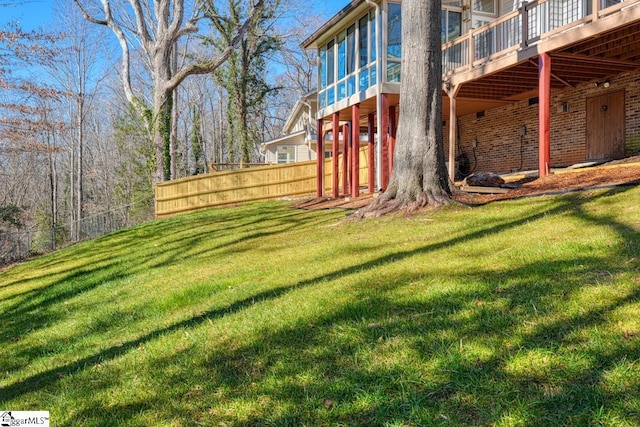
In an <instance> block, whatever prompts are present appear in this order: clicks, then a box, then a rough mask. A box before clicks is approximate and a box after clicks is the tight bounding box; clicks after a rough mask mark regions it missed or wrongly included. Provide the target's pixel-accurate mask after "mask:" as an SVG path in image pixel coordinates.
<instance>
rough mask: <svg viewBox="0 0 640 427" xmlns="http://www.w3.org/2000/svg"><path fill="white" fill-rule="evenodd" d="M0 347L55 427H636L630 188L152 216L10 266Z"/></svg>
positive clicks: (1, 387)
mask: <svg viewBox="0 0 640 427" xmlns="http://www.w3.org/2000/svg"><path fill="white" fill-rule="evenodd" d="M0 340H2V345H1V346H0V348H1V350H2V351H1V352H0V409H2V410H16V411H17V410H48V411H50V412H51V419H52V425H55V426H74V425H77V426H101V427H102V426H197V425H210V426H245V425H249V426H252V425H255V426H430V425H443V426H447V425H451V426H464V425H469V426H477V425H496V426H519V425H522V426H557V425H568V426H574V425H575V426H590V425H604V426H625V425H628V426H634V425H640V187H624V188H620V189H616V190H597V191H595V190H594V191H589V192H582V193H573V194H569V195H565V196H555V197H539V198H530V199H521V200H513V201H505V202H496V203H492V204H489V205H485V206H482V207H477V208H473V209H470V208H467V207H462V206H451V207H448V208H445V209H444V210H441V211H439V212H437V213H431V214H428V215H426V214H425V215H422V216H416V217H411V218H409V219H406V218H381V219H376V220H365V221H359V222H357V221H353V220H351V219H349V218H348V216H346V215H345V212H344V211H338V210H332V211H314V212H308V211H299V210H293V209H291V208H290V207H289V205H288V204H287V203H284V202H282V203H279V202H272V203H260V204H252V205H247V206H242V207H237V208H232V209H219V210H211V211H205V212H200V213H196V214H192V215H186V216H181V217H176V218H172V219H168V220H162V221H158V222H154V223H148V224H145V225H142V226H139V227H136V228H131V229H128V230H125V231H121V232H118V233H115V234H111V235H108V236H104V237H102V238H99V239H97V240H94V241H91V242H86V243H83V244H78V245H75V246H73V247H70V248H67V249H65V250H62V251H59V252H56V253H53V254H50V255H48V256H43V257H41V258H38V259H36V260H33V261H31V262H28V263H25V264H22V265H18V266H14V267H12V268H10V269H7V270H4V271H2V272H1V273H0Z"/></svg>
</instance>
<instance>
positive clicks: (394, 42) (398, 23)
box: [387, 3, 402, 82]
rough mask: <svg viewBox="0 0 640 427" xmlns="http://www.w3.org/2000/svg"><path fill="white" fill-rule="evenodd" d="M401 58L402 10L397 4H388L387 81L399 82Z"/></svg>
mask: <svg viewBox="0 0 640 427" xmlns="http://www.w3.org/2000/svg"><path fill="white" fill-rule="evenodd" d="M401 56H402V9H401V6H400V5H399V4H398V3H389V11H388V13H387V81H388V82H399V81H400V58H401Z"/></svg>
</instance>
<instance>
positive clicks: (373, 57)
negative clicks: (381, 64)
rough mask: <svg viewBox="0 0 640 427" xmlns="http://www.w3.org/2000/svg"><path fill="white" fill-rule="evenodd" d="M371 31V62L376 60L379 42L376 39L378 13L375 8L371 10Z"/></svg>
mask: <svg viewBox="0 0 640 427" xmlns="http://www.w3.org/2000/svg"><path fill="white" fill-rule="evenodd" d="M369 32H370V33H371V37H369V40H371V58H370V59H369V62H373V61H375V60H376V52H377V46H378V42H377V41H376V13H375V11H373V10H372V11H371V12H369Z"/></svg>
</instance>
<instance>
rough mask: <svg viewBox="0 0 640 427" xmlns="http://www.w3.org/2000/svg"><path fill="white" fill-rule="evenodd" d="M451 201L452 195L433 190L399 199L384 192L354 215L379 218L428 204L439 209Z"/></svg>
mask: <svg viewBox="0 0 640 427" xmlns="http://www.w3.org/2000/svg"><path fill="white" fill-rule="evenodd" d="M451 202H452V198H451V196H449V195H448V194H446V193H444V192H443V193H439V194H434V193H433V192H432V191H422V192H420V193H419V194H418V195H417V197H416V198H415V200H402V199H397V198H396V195H395V194H391V193H383V194H382V195H381V196H380V197H378V198H377V199H375V200H374V201H373V202H371V203H370V204H369V205H367V206H365V207H363V208H362V209H359V210H358V211H356V213H355V214H354V215H353V217H354V218H356V219H364V218H378V217H380V216H383V215H389V214H393V213H403V214H406V215H411V214H413V213H416V212H417V211H419V210H420V209H423V208H426V207H427V206H429V207H431V208H434V209H437V208H440V207H442V206H446V205H448V204H450V203H451Z"/></svg>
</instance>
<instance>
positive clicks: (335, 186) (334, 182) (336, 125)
mask: <svg viewBox="0 0 640 427" xmlns="http://www.w3.org/2000/svg"><path fill="white" fill-rule="evenodd" d="M332 129H333V130H332V134H333V139H332V141H331V150H332V153H333V154H332V156H333V157H331V171H332V172H333V173H332V175H331V196H332V197H333V198H334V199H337V198H338V197H339V196H340V184H339V183H340V181H339V175H338V174H339V171H338V160H339V159H340V141H339V140H338V135H339V134H340V132H339V129H340V115H339V114H338V113H333V127H332Z"/></svg>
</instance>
